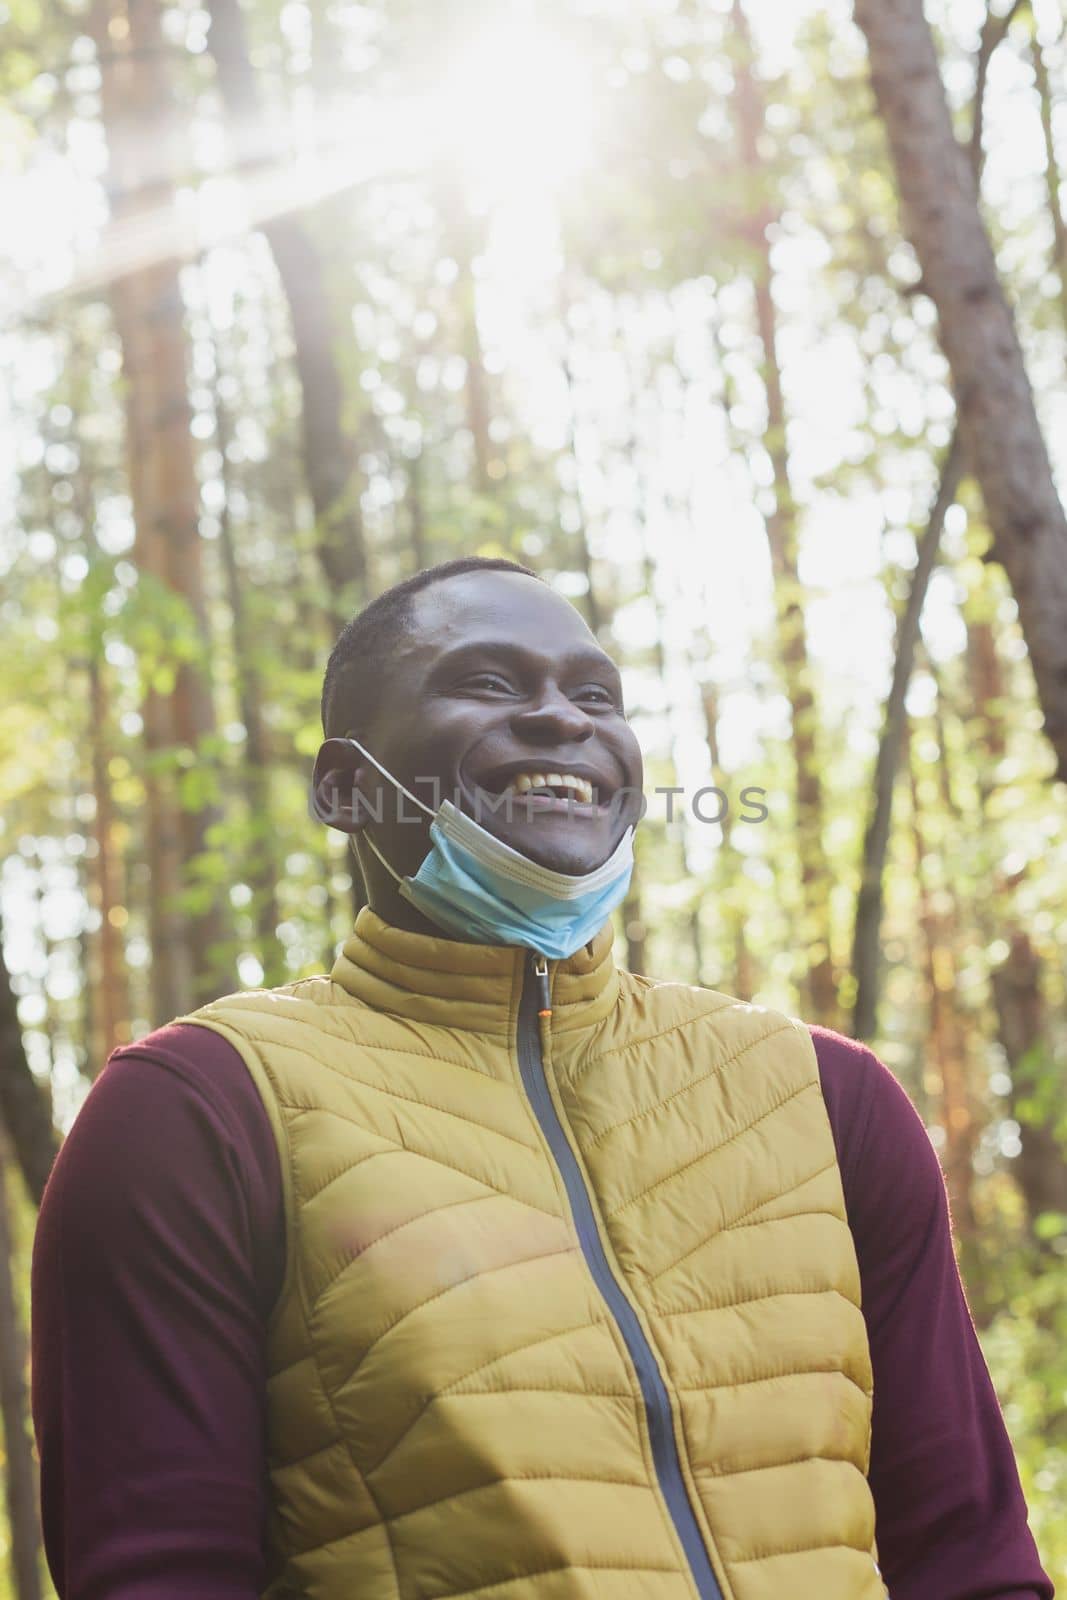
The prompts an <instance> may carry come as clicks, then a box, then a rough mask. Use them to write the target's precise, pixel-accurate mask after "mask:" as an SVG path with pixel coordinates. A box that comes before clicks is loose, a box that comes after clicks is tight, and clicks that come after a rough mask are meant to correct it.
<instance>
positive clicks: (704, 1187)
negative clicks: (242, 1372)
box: [184, 909, 885, 1600]
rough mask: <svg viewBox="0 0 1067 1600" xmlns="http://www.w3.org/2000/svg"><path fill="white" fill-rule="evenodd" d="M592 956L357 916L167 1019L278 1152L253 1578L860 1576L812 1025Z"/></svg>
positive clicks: (758, 1579) (681, 1594)
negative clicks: (286, 971)
mask: <svg viewBox="0 0 1067 1600" xmlns="http://www.w3.org/2000/svg"><path fill="white" fill-rule="evenodd" d="M611 944H612V935H611V928H610V926H608V927H605V928H604V929H603V930H602V931H601V933H600V934H598V936H597V937H596V939H595V940H594V941H593V942H592V943H591V944H590V945H588V946H586V947H585V949H584V950H583V951H581V952H580V953H579V954H578V955H577V956H574V957H572V958H571V959H570V960H569V961H565V962H549V963H547V965H546V964H545V963H544V962H541V961H540V960H539V958H535V957H534V956H532V955H529V954H527V953H525V952H523V951H520V950H516V949H513V948H497V947H489V946H484V945H467V944H461V943H457V942H455V941H452V940H449V939H445V938H431V937H427V936H424V935H420V934H412V933H405V932H402V931H401V930H399V929H396V928H393V927H391V926H389V925H388V924H386V923H384V922H383V921H382V920H381V919H380V918H379V917H377V916H376V915H375V914H374V913H373V912H372V911H370V910H369V909H365V910H363V911H361V912H360V915H359V917H358V919H357V921H356V925H355V930H354V932H353V934H352V936H351V938H350V939H349V940H348V942H347V943H346V944H345V946H344V948H343V951H342V953H341V955H340V956H339V957H338V959H337V962H336V964H335V966H334V968H333V971H332V973H331V975H330V976H329V977H326V976H322V977H317V978H309V979H306V980H305V981H303V982H300V983H294V984H289V985H286V986H285V987H283V988H280V989H273V990H261V991H256V992H252V993H246V994H235V995H230V996H228V997H226V998H225V999H222V1000H219V1001H216V1002H215V1003H214V1004H212V1005H209V1006H206V1007H204V1008H203V1009H202V1010H200V1011H197V1012H195V1013H194V1014H193V1015H192V1016H191V1017H188V1018H186V1019H184V1020H186V1021H192V1022H196V1023H199V1024H202V1025H204V1026H207V1027H211V1028H214V1029H215V1030H216V1031H217V1032H219V1033H220V1034H222V1035H223V1036H224V1037H225V1038H226V1039H228V1040H230V1042H231V1043H232V1044H233V1045H234V1046H236V1048H237V1049H238V1050H239V1051H240V1053H241V1055H242V1056H243V1058H244V1060H245V1062H246V1064H247V1066H248V1070H249V1072H250V1073H251V1075H252V1077H253V1078H254V1080H255V1083H256V1085H257V1087H258V1089H259V1091H260V1094H261V1095H262V1097H263V1101H264V1104H265V1106H266V1109H267V1112H268V1114H269V1116H270V1119H271V1123H272V1125H273V1128H274V1131H275V1135H276V1138H277V1142H278V1149H279V1152H280V1157H281V1170H282V1179H283V1186H284V1192H285V1205H286V1217H287V1229H288V1261H287V1271H286V1276H285V1281H284V1285H283V1288H282V1291H281V1294H280V1296H279V1299H278V1303H277V1305H276V1307H275V1308H274V1311H273V1314H272V1316H271V1319H270V1323H269V1328H268V1335H267V1338H268V1361H269V1379H268V1397H267V1406H268V1427H269V1470H270V1480H271V1486H272V1512H271V1525H270V1550H269V1556H270V1566H269V1571H270V1582H269V1584H268V1587H267V1589H266V1590H265V1600H283V1597H286V1600H288V1597H291V1596H301V1597H306V1600H459V1597H461V1596H462V1597H465V1600H524V1597H534V1596H536V1597H538V1600H693V1597H694V1596H698V1597H700V1600H883V1597H884V1594H885V1590H884V1587H883V1585H882V1582H881V1580H880V1578H879V1576H878V1570H877V1567H876V1565H875V1556H876V1550H875V1543H874V1506H873V1502H872V1498H871V1494H870V1490H869V1486H868V1483H867V1478H866V1472H867V1465H868V1451H869V1443H870V1419H871V1366H870V1356H869V1351H868V1345H867V1337H866V1329H865V1325H864V1321H863V1317H862V1315H861V1312H860V1309H859V1274H858V1269H857V1264H856V1256H855V1250H854V1247H853V1242H852V1236H851V1233H850V1232H849V1229H848V1225H847V1223H846V1220H845V1212H844V1203H843V1198H842V1191H841V1181H840V1175H839V1172H838V1167H837V1161H836V1157H835V1152H834V1145H833V1139H832V1134H831V1130H830V1125H829V1121H828V1118H827V1113H826V1108H825V1105H824V1102H823V1099H822V1093H821V1090H820V1086H819V1076H818V1067H817V1063H816V1059H815V1052H814V1048H813V1045H812V1043H811V1039H810V1037H809V1035H808V1032H807V1030H806V1029H805V1028H804V1026H803V1025H802V1024H801V1023H799V1022H797V1021H795V1020H792V1019H790V1018H788V1017H785V1016H782V1015H779V1014H778V1013H776V1012H773V1011H767V1010H765V1009H764V1008H763V1007H761V1006H754V1005H744V1004H742V1003H741V1002H739V1001H736V1000H731V999H729V998H727V997H726V996H725V995H721V994H716V993H714V992H712V991H710V990H706V989H697V988H691V987H689V986H687V985H685V984H676V983H656V982H651V981H649V980H647V979H644V978H636V977H633V976H631V975H629V974H627V973H624V972H620V971H618V970H617V969H616V967H615V965H614V963H613V961H612V956H611ZM538 966H540V967H541V968H542V969H543V970H542V971H541V972H540V973H539V972H538V971H537V970H536V968H537V967H538ZM539 1013H540V1014H539Z"/></svg>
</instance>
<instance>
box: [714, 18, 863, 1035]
mask: <svg viewBox="0 0 1067 1600" xmlns="http://www.w3.org/2000/svg"><path fill="white" fill-rule="evenodd" d="M731 22H732V29H733V44H734V51H735V59H734V82H735V89H734V96H735V104H736V117H737V132H738V142H739V146H740V155H741V162H742V166H743V168H744V171H745V173H746V175H747V178H748V183H749V186H750V189H751V192H752V194H753V196H754V199H753V202H752V206H751V210H750V214H749V216H748V218H747V219H746V224H745V228H744V233H745V239H746V242H747V243H748V244H749V246H750V248H751V250H752V282H753V295H754V298H755V308H756V326H757V331H758V333H759V341H760V347H761V350H762V355H763V359H762V377H763V386H764V393H765V396H766V404H767V428H766V433H765V435H764V439H763V444H764V448H765V449H766V451H767V454H768V456H769V457H770V461H771V470H772V473H773V489H772V493H773V496H774V504H773V507H772V509H771V511H770V513H769V514H768V515H767V516H766V517H765V518H764V524H765V526H766V530H767V541H768V544H769V546H770V553H771V566H772V570H773V573H774V599H775V611H776V619H777V641H778V657H779V660H780V662H781V668H782V675H783V678H784V680H785V689H786V694H787V696H788V698H789V705H790V712H791V727H792V746H793V762H794V768H795V779H794V807H795V821H796V837H797V853H798V856H799V861H800V887H801V907H802V916H803V921H804V930H803V934H802V938H803V945H804V951H805V958H806V972H805V989H806V992H807V995H808V1001H809V1005H810V1008H811V1012H812V1021H815V1022H821V1023H826V1024H828V1025H831V1026H833V1025H834V1024H835V1023H836V1022H837V1012H838V1000H837V984H836V980H835V977H834V969H833V945H832V936H831V926H830V913H829V907H830V899H829V896H828V894H827V892H826V891H827V884H828V882H829V876H830V875H829V867H828V864H827V860H826V851H825V847H824V844H823V821H824V801H823V789H822V779H821V777H820V767H819V752H818V738H817V720H818V713H817V708H816V705H815V694H814V689H813V687H812V676H811V663H810V659H809V651H808V635H807V623H806V619H805V616H804V607H803V599H802V590H801V585H800V574H799V570H798V559H797V509H796V500H795V498H794V495H793V486H792V482H791V479H790V464H789V449H788V443H787V437H786V424H787V418H786V410H785V397H784V394H783V391H782V374H781V367H780V365H779V360H778V315H777V310H776V307H775V303H774V290H773V282H774V274H773V268H772V265H771V241H770V234H769V230H770V228H771V226H772V225H773V223H774V221H775V220H776V219H775V213H774V210H773V208H772V207H771V205H770V204H769V203H768V201H767V200H766V198H765V192H766V162H765V161H764V159H763V157H762V155H761V154H760V150H759V142H760V136H761V134H762V133H763V131H764V129H765V126H766V107H765V105H764V101H763V95H762V91H761V89H760V86H759V84H758V83H757V81H756V78H755V75H754V73H753V71H752V59H753V50H752V40H751V36H750V33H749V26H748V18H747V16H746V14H745V11H744V8H743V6H742V5H741V0H733V5H732V8H731Z"/></svg>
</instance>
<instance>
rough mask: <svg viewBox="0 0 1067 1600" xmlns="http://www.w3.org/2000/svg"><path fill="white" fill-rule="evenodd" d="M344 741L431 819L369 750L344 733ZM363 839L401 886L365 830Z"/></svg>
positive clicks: (397, 874) (412, 795) (393, 869)
mask: <svg viewBox="0 0 1067 1600" xmlns="http://www.w3.org/2000/svg"><path fill="white" fill-rule="evenodd" d="M344 739H345V743H346V744H351V745H355V747H356V749H357V750H358V751H359V753H360V755H364V756H366V758H367V760H368V761H369V762H370V764H371V766H373V767H377V769H378V771H379V772H380V773H381V775H382V777H383V778H388V779H389V782H390V783H391V784H392V785H393V787H394V788H395V789H399V790H400V793H401V794H403V795H406V796H407V798H408V799H409V800H410V801H411V803H412V805H416V806H418V807H419V809H420V811H425V813H426V815H427V816H428V817H431V818H432V817H433V815H434V813H433V812H432V811H431V810H430V807H429V806H428V805H425V804H424V803H423V802H422V801H421V800H420V799H419V797H418V795H417V794H412V792H411V790H410V789H405V787H404V785H403V784H402V783H401V782H400V779H399V778H394V777H393V774H392V773H391V772H388V771H386V769H385V767H383V766H382V764H381V762H380V761H376V760H375V759H374V757H373V756H372V755H371V753H370V751H369V750H365V749H364V748H363V746H362V745H361V744H360V742H359V740H358V739H353V737H352V735H351V734H350V733H346V734H345V735H344ZM363 837H364V839H366V841H367V843H368V844H369V845H370V848H371V849H372V850H373V851H374V854H375V855H376V856H377V857H378V860H379V861H380V862H381V864H382V866H383V867H384V868H385V870H386V872H388V874H389V876H390V877H391V878H392V879H393V881H394V882H395V883H399V884H402V883H403V882H404V880H403V878H402V877H401V876H400V874H399V872H397V870H396V868H395V867H391V866H390V865H389V863H388V861H386V859H385V857H384V856H383V855H382V852H381V851H380V850H379V849H378V846H377V845H376V844H375V842H374V840H373V839H372V838H371V836H370V834H369V833H368V832H366V830H364V834H363ZM356 859H357V860H358V859H359V858H358V857H357V858H356Z"/></svg>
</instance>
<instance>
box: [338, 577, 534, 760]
mask: <svg viewBox="0 0 1067 1600" xmlns="http://www.w3.org/2000/svg"><path fill="white" fill-rule="evenodd" d="M464 572H521V573H522V574H523V575H524V577H527V578H537V579H538V581H539V582H544V580H543V579H542V578H541V577H540V575H539V574H538V573H536V572H534V571H532V570H531V568H530V567H524V566H522V565H521V563H520V562H518V561H508V560H506V559H505V558H504V557H503V556H460V557H458V558H457V559H456V560H455V561H441V562H438V564H437V566H435V567H424V568H423V570H422V571H421V572H416V573H415V574H414V575H413V576H412V577H410V578H405V579H404V581H403V582H402V583H394V584H393V586H392V588H391V589H386V590H384V591H383V593H381V594H380V595H378V596H377V598H376V599H374V600H372V601H371V602H370V604H369V605H366V606H364V608H363V610H362V611H360V612H359V613H358V614H357V615H356V616H354V617H353V618H352V620H351V622H346V623H345V626H344V627H343V628H342V630H341V633H340V635H339V637H338V640H337V643H336V644H335V645H334V647H333V649H332V650H331V652H330V659H329V661H328V662H327V663H326V674H325V677H324V678H323V682H322V731H323V733H324V734H325V736H326V738H327V739H332V738H336V737H340V736H343V735H344V734H345V733H347V732H348V730H349V729H350V728H352V729H358V728H361V727H362V726H364V724H365V722H366V719H367V715H368V712H369V711H370V709H371V706H370V696H371V693H372V691H373V689H374V688H375V687H376V686H377V685H378V684H380V683H381V680H382V665H383V661H385V660H387V659H388V656H389V652H390V650H391V649H392V647H393V645H394V644H395V642H396V639H397V635H398V634H399V633H401V632H402V630H403V629H404V628H405V627H407V625H408V624H409V623H410V621H411V612H412V604H411V603H412V601H413V599H414V598H415V596H416V595H417V594H419V593H420V591H421V590H423V589H428V588H429V587H430V585H431V584H432V583H441V582H442V581H443V580H444V579H445V578H457V577H459V575H460V574H461V573H464Z"/></svg>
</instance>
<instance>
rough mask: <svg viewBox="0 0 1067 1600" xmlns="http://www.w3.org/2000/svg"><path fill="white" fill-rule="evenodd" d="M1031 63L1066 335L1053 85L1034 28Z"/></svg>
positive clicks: (1064, 229) (1066, 261) (1064, 237)
mask: <svg viewBox="0 0 1067 1600" xmlns="http://www.w3.org/2000/svg"><path fill="white" fill-rule="evenodd" d="M1030 59H1031V61H1032V62H1033V67H1034V82H1035V84H1036V85H1037V97H1038V104H1039V106H1040V108H1041V131H1042V133H1043V135H1044V139H1045V194H1046V196H1047V198H1048V214H1049V217H1050V219H1051V222H1052V265H1053V267H1054V268H1055V271H1056V275H1057V277H1058V278H1059V280H1060V310H1061V312H1062V314H1063V327H1064V331H1065V332H1067V223H1065V222H1064V218H1063V186H1062V183H1061V181H1060V164H1059V157H1058V156H1057V154H1056V138H1055V134H1054V132H1053V101H1052V85H1051V83H1050V82H1049V76H1048V65H1047V63H1046V61H1045V52H1044V51H1043V50H1042V48H1041V41H1040V40H1039V39H1038V37H1037V28H1036V26H1035V27H1034V30H1033V32H1032V34H1031V36H1030Z"/></svg>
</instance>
